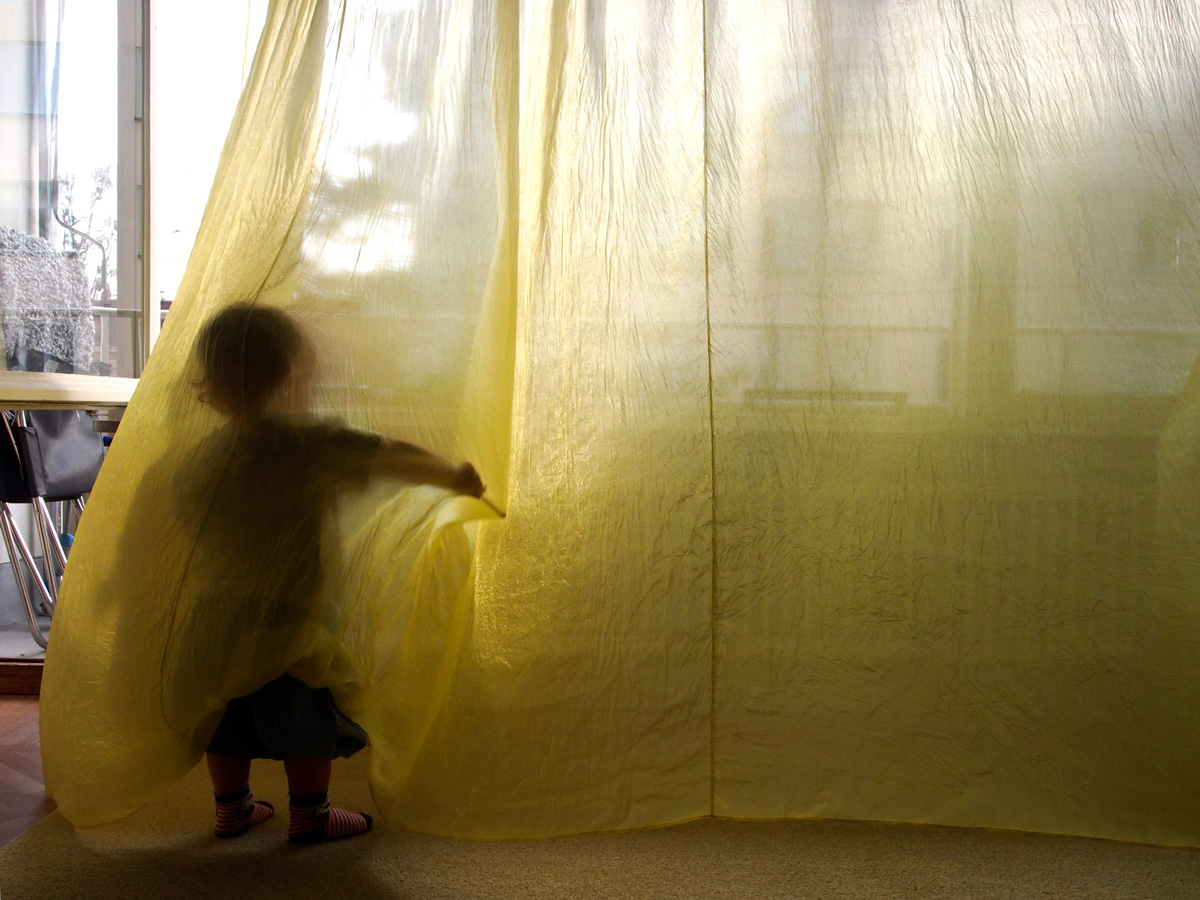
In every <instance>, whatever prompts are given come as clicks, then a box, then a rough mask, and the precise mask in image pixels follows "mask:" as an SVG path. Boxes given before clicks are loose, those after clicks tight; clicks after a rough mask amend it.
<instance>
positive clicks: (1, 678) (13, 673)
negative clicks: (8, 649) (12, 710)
mask: <svg viewBox="0 0 1200 900" xmlns="http://www.w3.org/2000/svg"><path fill="white" fill-rule="evenodd" d="M41 691H42V664H41V662H40V661H33V662H16V661H13V660H0V694H40V693H41Z"/></svg>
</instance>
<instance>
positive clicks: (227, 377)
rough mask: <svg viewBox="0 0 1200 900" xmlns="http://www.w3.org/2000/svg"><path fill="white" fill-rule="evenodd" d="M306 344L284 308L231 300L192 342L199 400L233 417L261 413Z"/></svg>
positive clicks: (297, 360) (299, 357) (298, 359)
mask: <svg viewBox="0 0 1200 900" xmlns="http://www.w3.org/2000/svg"><path fill="white" fill-rule="evenodd" d="M306 346H307V341H306V339H305V337H304V333H303V332H302V331H301V330H300V326H299V325H297V324H296V322H295V320H294V319H292V318H291V316H289V315H288V314H287V313H285V312H283V311H282V310H278V309H273V308H271V307H269V306H256V305H254V304H252V303H234V304H233V305H231V306H228V307H226V308H225V309H223V310H221V311H220V312H219V313H217V314H216V315H214V316H213V317H212V318H211V319H209V320H208V322H206V323H205V325H204V327H203V328H202V329H201V331H200V337H199V339H198V340H197V341H196V361H197V362H198V363H199V365H200V381H199V388H200V399H201V400H202V401H203V402H205V403H209V404H211V405H213V406H215V407H216V408H217V409H219V410H220V411H221V412H223V413H226V414H227V415H231V416H252V417H254V416H261V415H262V413H263V410H264V409H265V408H266V405H267V403H268V402H269V401H270V400H271V398H272V397H273V396H274V395H275V393H276V392H277V391H278V390H279V389H280V387H282V386H283V384H284V382H286V381H287V379H288V376H289V375H290V374H291V373H292V370H293V368H294V367H295V366H296V364H297V363H298V362H299V361H300V359H301V358H302V355H303V353H304V352H305V349H306Z"/></svg>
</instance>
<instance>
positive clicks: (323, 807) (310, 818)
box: [288, 794, 374, 844]
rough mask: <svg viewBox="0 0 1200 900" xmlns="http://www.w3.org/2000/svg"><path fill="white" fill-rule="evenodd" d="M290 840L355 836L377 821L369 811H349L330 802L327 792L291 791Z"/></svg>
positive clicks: (312, 841) (311, 841)
mask: <svg viewBox="0 0 1200 900" xmlns="http://www.w3.org/2000/svg"><path fill="white" fill-rule="evenodd" d="M288 808H289V810H290V811H291V821H290V823H289V824H288V840H290V841H291V842H292V843H294V844H319V843H321V842H322V841H332V840H336V839H337V838H345V837H354V836H355V835H359V834H366V833H367V832H368V831H370V830H371V824H372V822H373V821H374V820H373V819H372V818H371V817H370V816H368V815H367V814H366V813H354V812H347V811H346V810H344V809H338V808H337V807H335V806H330V805H329V795H328V794H315V795H311V794H310V795H307V796H297V795H295V794H293V795H292V802H291V805H290V806H289V807H288Z"/></svg>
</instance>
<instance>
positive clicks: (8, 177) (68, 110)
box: [0, 0, 156, 385]
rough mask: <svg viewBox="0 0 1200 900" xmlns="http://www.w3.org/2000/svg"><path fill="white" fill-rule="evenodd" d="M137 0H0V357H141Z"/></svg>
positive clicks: (65, 360)
mask: <svg viewBox="0 0 1200 900" xmlns="http://www.w3.org/2000/svg"><path fill="white" fill-rule="evenodd" d="M146 5H147V0H0V328H2V330H3V333H4V356H5V365H4V367H3V368H5V369H8V370H21V371H24V372H65V373H75V374H87V375H101V376H123V377H127V378H128V377H135V376H137V375H138V374H139V373H140V371H141V368H142V365H143V363H144V361H145V356H146V353H147V350H148V347H149V346H150V343H151V341H152V340H153V337H154V334H152V333H149V330H148V329H149V328H150V327H151V326H153V325H155V324H156V323H152V322H149V321H148V320H147V317H146V315H145V303H144V299H143V297H144V294H145V291H144V288H143V285H144V281H145V279H144V275H143V260H144V253H143V252H142V250H143V233H144V231H143V222H144V220H145V217H144V215H143V200H144V190H143V187H144V178H143V174H144V169H145V167H144V165H143V158H144V154H143V139H142V124H143V115H142V111H143V99H144V91H143V86H144V84H145V81H144V79H143V77H142V69H143V65H144V54H143V52H142V48H143V46H144V41H143V38H142V36H143V33H144V25H145V21H146V16H145V9H146ZM5 383H6V385H9V384H13V383H15V382H12V381H11V380H10V381H6V382H5Z"/></svg>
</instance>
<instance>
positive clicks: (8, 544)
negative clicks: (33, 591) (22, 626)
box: [0, 503, 54, 650]
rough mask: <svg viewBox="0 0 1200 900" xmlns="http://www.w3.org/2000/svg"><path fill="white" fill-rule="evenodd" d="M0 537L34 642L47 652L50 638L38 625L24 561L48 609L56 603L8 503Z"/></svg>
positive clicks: (1, 509)
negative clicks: (23, 570)
mask: <svg viewBox="0 0 1200 900" xmlns="http://www.w3.org/2000/svg"><path fill="white" fill-rule="evenodd" d="M0 535H2V536H3V538H4V546H5V548H6V549H7V550H8V558H9V561H10V562H11V564H12V571H13V577H15V578H16V580H17V592H18V593H20V595H21V600H22V601H23V602H24V604H25V616H26V618H27V619H28V621H29V633H30V634H31V635H32V636H33V639H34V641H36V642H37V645H38V646H39V647H41V648H42V649H43V650H45V649H46V644H47V642H48V636H47V635H46V634H43V633H42V628H41V626H40V625H39V624H38V620H37V613H36V612H35V611H34V608H33V600H32V599H31V598H30V596H29V588H28V586H27V585H26V583H25V578H24V576H23V575H22V573H21V562H22V561H23V562H24V563H25V565H26V566H27V567H28V569H29V572H30V574H31V575H32V576H33V582H34V584H36V585H37V586H38V593H39V594H40V595H41V600H42V602H43V603H44V604H46V606H47V608H48V609H49V608H52V607H53V606H54V601H53V600H51V599H50V597H49V594H48V592H47V590H46V585H45V583H44V582H43V581H42V578H41V575H40V574H39V573H38V570H37V567H36V566H35V565H34V561H33V554H32V553H31V552H30V551H29V545H28V544H26V543H25V539H24V538H23V537H21V532H20V531H18V530H17V523H16V522H15V521H13V516H12V510H11V509H9V507H8V504H7V503H0Z"/></svg>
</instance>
